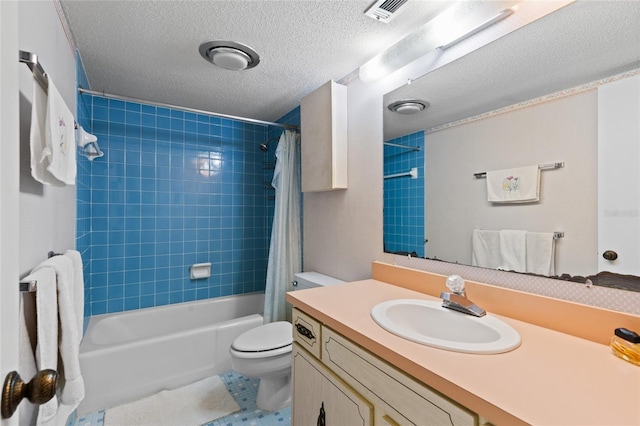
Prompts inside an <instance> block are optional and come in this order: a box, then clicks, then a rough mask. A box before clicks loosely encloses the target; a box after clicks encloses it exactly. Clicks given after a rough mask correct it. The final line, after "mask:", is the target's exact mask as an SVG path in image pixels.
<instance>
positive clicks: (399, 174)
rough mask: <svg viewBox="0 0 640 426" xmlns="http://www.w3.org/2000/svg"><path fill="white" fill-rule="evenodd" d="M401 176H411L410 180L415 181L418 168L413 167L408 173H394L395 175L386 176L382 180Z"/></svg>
mask: <svg viewBox="0 0 640 426" xmlns="http://www.w3.org/2000/svg"><path fill="white" fill-rule="evenodd" d="M402 176H411V179H417V178H418V168H417V167H413V168H412V169H411V170H409V171H408V172H404V173H395V174H392V175H386V176H385V177H384V178H385V179H391V178H397V177H402Z"/></svg>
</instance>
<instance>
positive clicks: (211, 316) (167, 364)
mask: <svg viewBox="0 0 640 426" xmlns="http://www.w3.org/2000/svg"><path fill="white" fill-rule="evenodd" d="M263 301H264V293H251V294H246V295H239V296H230V297H223V298H216V299H208V300H202V301H197V302H187V303H178V304H173V305H167V306H162V307H157V308H147V309H138V310H135V311H128V312H119V313H116V314H106V315H97V316H93V317H91V319H90V321H89V326H88V327H87V331H86V333H85V336H84V339H83V340H82V344H81V345H80V368H81V370H82V375H83V377H84V383H85V398H84V400H83V401H82V403H81V404H80V406H79V407H78V415H80V416H81V415H84V414H86V413H90V412H93V411H97V410H101V409H104V408H109V407H113V406H116V405H119V404H123V403H125V402H129V401H133V400H136V399H139V398H141V397H144V396H147V395H151V394H154V393H156V392H159V391H161V390H163V389H172V388H176V387H179V386H183V385H186V384H188V383H192V382H194V381H197V380H199V379H203V378H205V377H209V376H212V375H215V374H219V373H223V372H226V371H230V370H231V358H230V355H229V347H230V346H231V342H233V340H234V339H235V338H236V337H237V336H239V335H240V334H241V333H243V332H244V331H246V330H249V329H251V328H254V327H257V326H259V325H260V324H262V314H261V312H262V311H263V303H264V302H263Z"/></svg>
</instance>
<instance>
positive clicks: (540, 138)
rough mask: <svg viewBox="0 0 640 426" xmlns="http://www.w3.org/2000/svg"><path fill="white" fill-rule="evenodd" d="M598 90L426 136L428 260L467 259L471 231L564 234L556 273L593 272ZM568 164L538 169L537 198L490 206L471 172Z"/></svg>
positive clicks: (558, 247)
mask: <svg viewBox="0 0 640 426" xmlns="http://www.w3.org/2000/svg"><path fill="white" fill-rule="evenodd" d="M597 124H598V96H597V91H596V90H591V91H588V92H582V93H580V94H577V95H574V96H569V97H565V98H561V99H555V100H552V101H543V102H541V103H538V104H535V105H533V106H529V107H526V108H523V109H517V110H514V111H511V112H507V113H504V114H499V115H495V116H492V117H489V118H486V119H483V120H478V121H473V122H471V123H468V124H463V125H460V126H455V127H451V128H448V129H444V130H440V131H437V132H434V133H428V134H427V135H425V163H426V164H425V190H426V214H425V216H426V223H425V229H426V238H427V239H428V240H429V242H428V243H427V244H426V245H425V248H426V251H425V253H426V257H430V258H434V257H435V258H438V259H443V260H447V261H451V262H458V263H462V264H465V265H470V264H471V251H472V250H471V234H472V231H473V229H476V228H477V229H486V230H501V229H520V230H526V231H532V232H554V231H561V232H564V233H565V238H563V239H560V240H558V241H557V242H556V274H558V275H561V274H565V273H566V274H571V275H591V274H595V273H597V272H598V268H597V263H598V262H597V258H596V256H594V253H596V252H597V244H598V238H597V232H596V230H597V211H598V206H597V196H596V193H597V173H596V171H597V168H598V166H597V163H598V161H597V151H598V125H597ZM557 161H562V162H565V167H564V168H562V169H555V170H543V171H541V175H540V202H537V203H530V204H510V205H509V204H492V203H489V202H488V201H487V189H486V187H487V181H486V179H475V178H474V177H473V173H476V172H485V171H490V170H501V169H510V168H516V167H523V166H531V165H536V164H545V163H553V162H557Z"/></svg>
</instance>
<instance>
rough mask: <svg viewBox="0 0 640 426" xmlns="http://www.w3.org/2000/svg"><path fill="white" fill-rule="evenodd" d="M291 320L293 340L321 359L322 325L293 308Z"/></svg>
mask: <svg viewBox="0 0 640 426" xmlns="http://www.w3.org/2000/svg"><path fill="white" fill-rule="evenodd" d="M291 320H292V324H293V340H294V341H295V342H298V343H299V344H300V346H302V347H303V348H305V349H306V350H308V351H309V352H310V353H311V354H312V355H313V356H315V357H316V358H318V359H319V358H320V355H321V354H320V352H321V349H320V342H321V341H322V339H321V338H320V337H321V335H320V333H321V332H322V329H321V326H320V323H319V322H318V321H317V320H315V319H313V318H311V317H310V316H309V315H307V314H305V313H304V312H302V311H300V310H298V309H296V308H293V311H292V314H291Z"/></svg>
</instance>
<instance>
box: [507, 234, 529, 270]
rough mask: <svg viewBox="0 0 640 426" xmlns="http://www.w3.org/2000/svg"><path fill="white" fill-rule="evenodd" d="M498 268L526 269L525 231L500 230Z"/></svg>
mask: <svg viewBox="0 0 640 426" xmlns="http://www.w3.org/2000/svg"><path fill="white" fill-rule="evenodd" d="M500 256H501V257H502V265H500V269H504V270H506V271H516V272H526V271H527V231H516V230H510V229H503V230H502V231H500Z"/></svg>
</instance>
